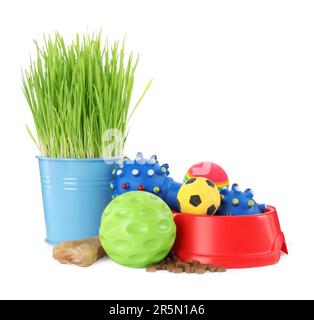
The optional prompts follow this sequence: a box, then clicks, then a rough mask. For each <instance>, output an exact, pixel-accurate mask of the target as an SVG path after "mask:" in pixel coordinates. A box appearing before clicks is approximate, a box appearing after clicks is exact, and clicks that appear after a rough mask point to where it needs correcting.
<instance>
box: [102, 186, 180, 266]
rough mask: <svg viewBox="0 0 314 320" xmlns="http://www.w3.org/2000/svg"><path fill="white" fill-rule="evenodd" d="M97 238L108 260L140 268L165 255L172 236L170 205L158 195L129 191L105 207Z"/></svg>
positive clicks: (168, 249)
mask: <svg viewBox="0 0 314 320" xmlns="http://www.w3.org/2000/svg"><path fill="white" fill-rule="evenodd" d="M99 237H100V241H101V244H102V246H103V248H104V250H105V251H106V253H107V254H108V256H109V257H110V258H111V259H112V260H114V261H115V262H117V263H119V264H121V265H124V266H127V267H133V268H144V267H147V266H149V265H151V264H154V263H158V262H160V261H161V260H163V259H164V258H165V257H166V256H167V254H168V253H169V251H170V249H171V248H172V245H173V243H174V241H175V238H176V225H175V223H174V220H173V214H172V212H171V210H170V208H169V207H168V205H167V204H166V203H165V202H164V201H163V200H161V199H160V198H159V197H157V196H155V195H153V194H151V193H148V192H145V191H130V192H127V193H124V194H122V195H120V196H118V197H116V198H115V199H113V200H112V201H111V202H110V203H109V205H108V206H107V207H106V209H105V210H104V213H103V215H102V218H101V225H100V230H99Z"/></svg>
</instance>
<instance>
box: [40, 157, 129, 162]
mask: <svg viewBox="0 0 314 320" xmlns="http://www.w3.org/2000/svg"><path fill="white" fill-rule="evenodd" d="M36 159H38V160H47V161H61V162H69V161H72V162H74V161H75V162H100V161H120V160H122V159H123V157H111V158H52V157H44V156H36Z"/></svg>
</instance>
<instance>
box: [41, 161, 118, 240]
mask: <svg viewBox="0 0 314 320" xmlns="http://www.w3.org/2000/svg"><path fill="white" fill-rule="evenodd" d="M37 158H38V161H39V170H40V177H41V188H42V196H43V205H44V212H45V222H46V232H47V238H46V241H47V242H48V243H50V244H57V243H59V242H62V241H65V240H78V239H83V238H88V237H93V236H96V235H98V230H99V225H100V218H101V215H102V213H103V211H104V209H105V207H106V205H107V204H108V203H109V202H110V201H111V196H112V191H111V189H110V186H109V184H110V178H111V173H112V170H113V167H114V165H115V161H118V160H119V158H110V159H58V158H46V157H37Z"/></svg>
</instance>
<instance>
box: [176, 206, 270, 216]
mask: <svg viewBox="0 0 314 320" xmlns="http://www.w3.org/2000/svg"><path fill="white" fill-rule="evenodd" d="M172 213H173V214H174V215H175V216H182V217H189V218H193V217H195V218H196V217H197V218H201V219H208V218H209V219H235V218H236V219H252V218H254V217H268V216H270V215H273V214H274V213H276V209H275V207H273V206H270V205H267V206H266V209H265V212H263V213H258V214H251V215H239V216H217V215H213V216H210V215H207V214H194V213H186V212H177V211H174V210H172Z"/></svg>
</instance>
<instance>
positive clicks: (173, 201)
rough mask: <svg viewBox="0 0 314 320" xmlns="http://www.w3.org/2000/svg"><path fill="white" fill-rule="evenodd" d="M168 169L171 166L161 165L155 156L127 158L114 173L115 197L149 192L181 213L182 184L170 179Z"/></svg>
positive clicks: (138, 155) (112, 182)
mask: <svg viewBox="0 0 314 320" xmlns="http://www.w3.org/2000/svg"><path fill="white" fill-rule="evenodd" d="M168 169H169V165H168V164H167V163H165V164H163V165H160V164H159V162H158V160H157V156H155V155H153V156H151V157H150V159H145V158H144V157H143V154H142V153H140V152H139V153H138V154H137V156H136V159H135V160H131V159H129V158H125V159H124V160H123V162H122V163H121V164H120V165H118V166H117V167H116V168H115V170H114V171H113V177H112V181H111V185H112V189H113V197H116V196H118V195H120V194H123V193H125V192H128V191H147V192H150V193H153V194H155V195H156V196H158V197H159V198H161V199H162V200H164V201H165V202H166V203H167V204H168V206H169V207H170V208H171V209H173V210H175V211H179V208H178V204H177V194H178V191H179V189H180V187H181V185H182V184H181V183H178V182H175V181H174V180H173V179H172V178H170V177H169V170H168Z"/></svg>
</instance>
